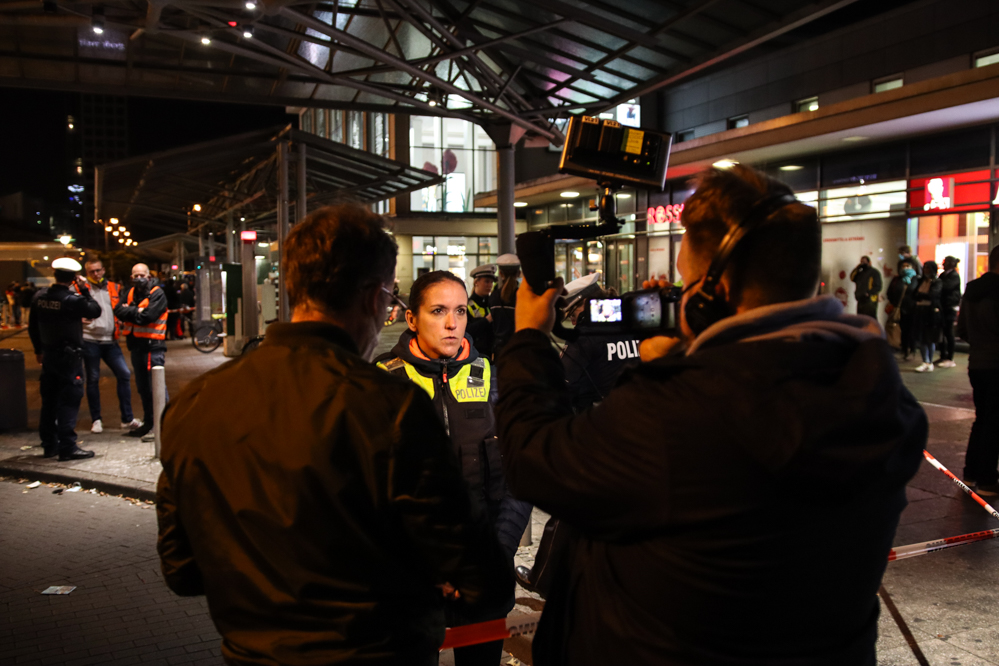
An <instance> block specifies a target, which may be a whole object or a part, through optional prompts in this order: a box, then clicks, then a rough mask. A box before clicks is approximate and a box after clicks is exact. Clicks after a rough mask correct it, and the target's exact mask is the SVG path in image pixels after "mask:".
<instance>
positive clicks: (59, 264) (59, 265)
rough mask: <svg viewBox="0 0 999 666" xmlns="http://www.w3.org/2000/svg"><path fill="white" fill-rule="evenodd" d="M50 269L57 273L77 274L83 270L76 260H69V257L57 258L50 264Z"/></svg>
mask: <svg viewBox="0 0 999 666" xmlns="http://www.w3.org/2000/svg"><path fill="white" fill-rule="evenodd" d="M52 268H54V269H56V270H57V271H72V272H73V273H79V272H80V271H82V270H83V266H81V265H80V262H79V261H77V260H76V259H71V258H70V257H59V258H58V259H56V260H55V261H53V262H52Z"/></svg>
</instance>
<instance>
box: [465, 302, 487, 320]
mask: <svg viewBox="0 0 999 666" xmlns="http://www.w3.org/2000/svg"><path fill="white" fill-rule="evenodd" d="M468 314H470V315H472V319H480V318H482V317H487V316H489V308H488V307H483V306H481V305H479V304H478V303H476V302H475V301H471V300H470V301H468Z"/></svg>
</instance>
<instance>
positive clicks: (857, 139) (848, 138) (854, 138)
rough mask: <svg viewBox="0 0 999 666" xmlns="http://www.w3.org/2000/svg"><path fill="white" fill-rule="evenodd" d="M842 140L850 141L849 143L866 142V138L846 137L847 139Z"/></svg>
mask: <svg viewBox="0 0 999 666" xmlns="http://www.w3.org/2000/svg"><path fill="white" fill-rule="evenodd" d="M843 140H844V141H850V142H853V141H867V137H866V136H848V137H844V139H843Z"/></svg>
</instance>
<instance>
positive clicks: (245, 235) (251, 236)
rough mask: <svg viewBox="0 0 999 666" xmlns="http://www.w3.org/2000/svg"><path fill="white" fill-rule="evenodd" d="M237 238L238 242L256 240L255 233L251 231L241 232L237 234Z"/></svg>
mask: <svg viewBox="0 0 999 666" xmlns="http://www.w3.org/2000/svg"><path fill="white" fill-rule="evenodd" d="M239 238H240V240H244V241H255V240H257V232H256V231H252V230H251V231H241V232H239Z"/></svg>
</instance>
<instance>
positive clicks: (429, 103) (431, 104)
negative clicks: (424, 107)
mask: <svg viewBox="0 0 999 666" xmlns="http://www.w3.org/2000/svg"><path fill="white" fill-rule="evenodd" d="M427 104H428V105H429V106H437V100H436V99H432V100H429V101H428V102H427Z"/></svg>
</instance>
